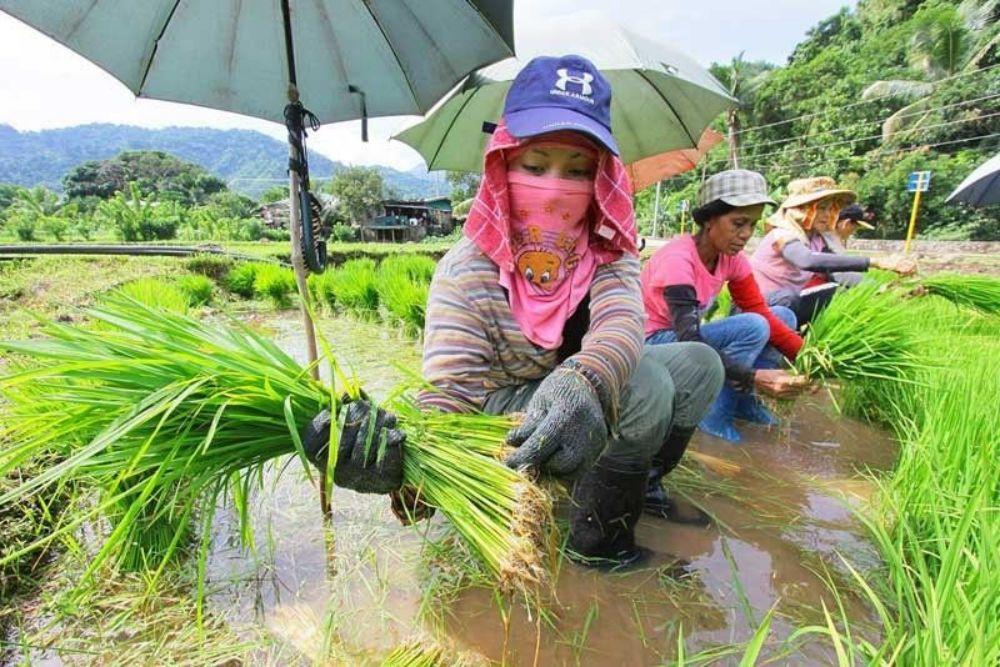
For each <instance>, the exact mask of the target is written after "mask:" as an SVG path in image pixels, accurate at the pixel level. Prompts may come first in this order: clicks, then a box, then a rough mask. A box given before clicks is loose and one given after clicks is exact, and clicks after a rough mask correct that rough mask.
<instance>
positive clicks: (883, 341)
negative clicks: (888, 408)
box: [795, 282, 926, 382]
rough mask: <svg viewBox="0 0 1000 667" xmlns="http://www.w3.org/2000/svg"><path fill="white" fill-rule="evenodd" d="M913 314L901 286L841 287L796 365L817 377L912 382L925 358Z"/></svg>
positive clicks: (813, 327) (807, 337) (812, 327)
mask: <svg viewBox="0 0 1000 667" xmlns="http://www.w3.org/2000/svg"><path fill="white" fill-rule="evenodd" d="M911 317H912V312H911V306H910V303H909V302H908V301H906V300H904V299H903V298H902V296H901V293H900V292H899V291H898V290H894V289H886V288H885V287H884V286H881V285H879V284H878V283H877V282H862V283H861V284H859V285H857V286H855V287H853V288H852V289H849V290H841V291H840V292H838V294H837V296H836V297H834V299H833V301H832V302H831V303H830V305H829V306H827V307H826V309H824V310H823V312H822V313H820V314H819V316H818V317H817V318H816V319H814V320H813V322H812V323H811V324H810V326H809V329H808V331H807V332H806V335H805V344H804V345H803V347H802V349H801V350H800V351H799V354H798V357H797V358H796V360H795V368H796V370H798V371H799V372H800V373H802V374H804V375H806V376H808V377H811V378H816V379H824V378H839V379H841V380H848V381H855V380H861V381H863V380H866V379H868V380H888V381H895V382H906V381H910V378H911V377H912V374H913V373H914V372H915V371H917V370H918V369H920V368H921V367H922V366H923V365H924V364H925V363H926V361H925V360H924V358H923V357H922V356H921V355H920V354H919V353H918V352H919V341H918V340H917V339H915V337H914V332H913V330H912V327H911V326H910V318H911Z"/></svg>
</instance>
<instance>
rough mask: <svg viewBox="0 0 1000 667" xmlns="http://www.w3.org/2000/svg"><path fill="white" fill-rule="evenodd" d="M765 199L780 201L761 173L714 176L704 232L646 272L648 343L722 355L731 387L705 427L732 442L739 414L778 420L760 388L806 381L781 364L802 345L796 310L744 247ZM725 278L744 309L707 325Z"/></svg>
mask: <svg viewBox="0 0 1000 667" xmlns="http://www.w3.org/2000/svg"><path fill="white" fill-rule="evenodd" d="M765 204H772V205H773V204H774V201H772V200H771V198H770V197H768V195H767V183H766V182H765V181H764V177H763V176H761V175H760V174H758V173H757V172H754V171H746V170H740V169H736V170H731V171H724V172H722V173H719V174H715V175H714V176H712V177H711V178H709V179H708V180H707V181H705V183H704V184H703V185H702V186H701V189H700V190H699V191H698V207H697V208H696V209H695V210H694V211H693V213H692V217H693V218H694V221H695V222H696V223H697V224H698V232H697V233H696V234H694V235H691V234H686V235H683V236H681V237H679V238H676V239H674V240H673V241H671V242H670V243H668V244H667V245H665V246H664V247H663V248H660V250H658V251H657V252H656V254H655V255H653V257H652V259H650V261H649V262H648V263H647V264H646V266H645V268H644V269H643V271H642V294H643V301H644V304H645V307H646V315H647V320H646V342H647V343H648V344H651V345H659V344H663V343H675V342H677V341H703V342H706V343H708V344H709V345H711V346H712V347H713V348H714V349H715V350H716V351H718V353H719V355H720V356H721V357H722V364H723V366H724V367H725V372H726V386H725V387H724V388H723V389H722V391H721V392H720V393H719V396H718V398H716V399H715V403H714V404H713V406H712V409H711V410H710V411H709V413H708V414H707V415H706V416H705V418H704V419H703V420H702V421H701V423H700V424H699V427H700V428H701V430H703V431H705V432H706V433H710V434H711V435H714V436H716V437H718V438H723V439H725V440H729V441H731V442H738V441H739V440H740V434H739V432H738V431H737V430H736V429H735V428H734V427H733V419H734V418H739V419H745V420H747V421H752V422H757V423H761V424H768V425H771V424H775V423H777V420H776V419H775V417H774V416H773V415H772V414H771V413H770V412H769V411H768V410H767V409H766V408H764V406H763V405H761V403H760V400H759V399H758V398H757V396H755V395H754V393H753V392H754V389H756V390H759V391H762V392H765V393H767V394H770V395H772V396H779V397H787V396H790V395H794V394H795V393H798V392H799V391H801V390H802V388H803V387H804V380H803V378H798V377H795V376H792V375H790V374H789V373H787V372H785V371H783V370H779V368H778V367H779V365H780V363H781V355H782V354H783V355H784V356H785V357H787V358H788V359H790V360H794V359H795V355H796V354H797V353H798V351H799V348H800V347H802V339H801V338H799V336H798V335H797V334H796V333H795V332H794V331H793V329H794V328H795V324H796V322H795V315H794V314H793V313H792V311H791V310H789V309H788V308H784V307H782V306H775V307H773V308H768V306H767V304H765V303H764V298H763V297H762V296H761V293H760V290H759V289H758V288H757V283H756V282H755V281H754V277H753V272H752V270H751V268H750V262H749V261H748V260H747V258H746V256H745V255H744V254H743V252H742V251H743V246H744V245H746V242H747V240H748V239H749V238H750V236H751V235H752V234H753V229H754V225H756V223H757V221H758V220H759V219H760V216H761V214H762V213H763V212H764V205H765ZM727 283H728V286H729V293H730V295H731V296H732V300H733V303H734V304H735V305H736V306H737V307H738V308H740V309H741V310H743V311H746V312H744V313H742V314H739V315H733V316H730V317H726V318H723V319H721V320H716V321H714V322H710V323H708V324H705V325H704V326H701V324H700V320H701V315H702V313H703V312H704V311H705V310H707V309H708V308H709V307H710V306H711V305H712V303H713V302H714V301H715V299H716V297H718V295H719V292H720V291H721V290H722V287H723V285H725V284H727ZM660 488H661V487H660V481H659V478H658V477H656V476H655V475H651V477H650V490H649V493H650V496H649V502H650V503H655V500H656V496H657V495H658V494H659V493H660V492H661V491H660Z"/></svg>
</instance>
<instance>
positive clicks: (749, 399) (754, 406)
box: [734, 393, 781, 426]
mask: <svg viewBox="0 0 1000 667" xmlns="http://www.w3.org/2000/svg"><path fill="white" fill-rule="evenodd" d="M734 416H735V417H736V418H737V419H742V420H743V421H747V422H750V423H753V424H763V425H764V426H777V425H778V424H780V423H781V422H780V420H779V419H778V418H777V417H775V416H774V414H773V413H772V412H771V411H770V410H768V409H767V408H766V407H764V404H763V403H762V402H761V400H760V397H759V396H757V394H743V393H741V394H739V395H738V396H737V397H736V410H735V411H734Z"/></svg>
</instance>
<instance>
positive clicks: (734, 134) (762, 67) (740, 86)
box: [711, 51, 774, 169]
mask: <svg viewBox="0 0 1000 667" xmlns="http://www.w3.org/2000/svg"><path fill="white" fill-rule="evenodd" d="M773 69H774V65H771V64H770V63H766V62H762V61H754V62H749V61H747V60H744V59H743V52H742V51H741V52H740V54H739V55H738V56H736V57H735V58H733V59H732V61H731V62H730V63H729V64H728V65H712V68H711V71H712V74H713V75H715V78H717V79H718V80H719V81H720V82H721V83H722V85H723V86H725V87H726V90H727V91H728V92H729V94H730V95H731V96H732V97H733V98H735V99H736V102H737V103H736V105H735V106H733V107H730V109H729V111H727V112H726V139H727V142H728V144H729V166H730V167H731V168H733V169H737V168H739V154H740V128H741V127H742V119H741V117H740V114H742V113H745V112H746V110H747V109H752V108H753V103H754V99H755V98H756V96H757V91H758V90H760V86H761V84H762V83H764V80H765V79H766V78H767V76H768V75H769V74H770V73H771V70H773Z"/></svg>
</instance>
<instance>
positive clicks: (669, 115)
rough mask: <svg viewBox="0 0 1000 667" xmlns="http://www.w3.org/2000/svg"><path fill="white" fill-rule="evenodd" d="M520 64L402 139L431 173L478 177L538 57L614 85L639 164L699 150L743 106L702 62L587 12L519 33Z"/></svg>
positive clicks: (471, 84) (483, 79)
mask: <svg viewBox="0 0 1000 667" xmlns="http://www.w3.org/2000/svg"><path fill="white" fill-rule="evenodd" d="M516 49H517V54H518V57H517V58H508V59H507V60H503V61H501V62H499V63H496V64H495V65H491V66H489V67H486V68H484V69H481V70H479V71H477V72H475V73H473V74H471V75H470V76H469V77H468V78H467V79H466V80H465V81H464V82H462V84H461V85H460V86H459V87H458V89H457V90H455V91H454V92H453V93H452V94H451V95H450V96H448V97H447V98H445V100H443V101H442V102H441V103H440V104H438V106H437V107H436V108H435V109H434V110H432V111H431V112H430V113H429V114H428V115H427V117H426V118H425V119H424V120H422V121H421V122H419V123H417V124H416V125H414V126H412V127H410V128H408V129H406V130H404V131H402V132H400V133H399V134H397V135H396V136H395V137H394V138H395V139H398V140H399V141H402V142H403V143H405V144H407V145H409V146H411V147H413V148H415V149H416V150H417V152H419V153H420V154H421V155H422V156H423V158H424V160H425V161H426V162H427V167H428V169H449V170H453V171H470V172H476V171H479V170H480V169H481V168H482V155H483V150H484V149H485V147H486V141H487V135H486V134H484V133H483V128H482V126H483V123H484V122H496V121H497V120H498V119H499V118H500V115H501V113H502V111H503V102H504V97H505V96H506V95H507V90H508V88H510V82H511V81H512V80H513V79H514V77H515V76H516V75H517V73H518V72H519V71H520V70H521V68H522V67H523V66H524V65H525V64H526V63H527V62H528V61H529V60H531V59H532V58H533V57H535V56H540V55H550V56H557V55H565V54H569V53H572V54H577V55H581V56H584V57H586V58H588V59H590V60H591V61H592V62H593V63H594V64H595V65H597V66H598V68H600V70H601V71H602V72H603V73H604V75H605V76H606V77H607V78H608V79H609V81H610V82H611V86H612V90H613V97H612V102H611V122H612V128H611V129H612V132H613V133H614V135H615V139H616V140H617V142H618V147H619V149H620V150H621V157H622V159H623V160H624V161H625V162H626V163H627V164H631V163H633V162H635V161H637V160H641V159H643V158H646V157H650V156H653V155H658V154H660V153H663V152H666V151H670V150H676V149H681V148H694V147H697V145H698V139H699V138H700V137H701V134H702V132H703V131H704V130H705V128H706V127H708V125H709V124H710V123H711V122H712V120H713V119H714V118H715V117H716V116H718V115H719V114H720V113H721V112H722V111H724V110H725V109H727V108H729V107H730V106H731V105H732V104H734V103H735V101H734V100H733V99H732V98H731V97H730V96H729V95H728V93H727V92H726V90H725V89H724V88H723V86H722V85H721V84H720V83H719V82H718V81H717V80H716V79H715V78H714V77H713V76H712V75H711V74H709V73H708V71H707V70H705V69H704V68H703V67H701V66H700V65H698V64H697V63H696V62H695V61H694V60H692V59H691V58H689V57H687V56H686V55H684V54H682V53H680V52H678V51H676V50H674V49H671V48H669V47H667V46H664V45H662V44H658V43H656V42H654V41H652V40H649V39H646V38H645V37H641V36H639V35H636V34H634V33H632V32H629V31H628V30H625V29H624V28H621V27H620V26H618V25H616V24H615V23H614V22H612V21H611V20H609V19H608V18H606V17H605V16H603V15H602V14H600V13H597V12H579V13H576V14H571V15H568V16H560V17H554V18H552V19H548V20H545V21H540V22H538V23H536V24H535V25H533V26H526V27H525V28H523V29H522V28H519V29H518V34H517V40H516Z"/></svg>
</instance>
